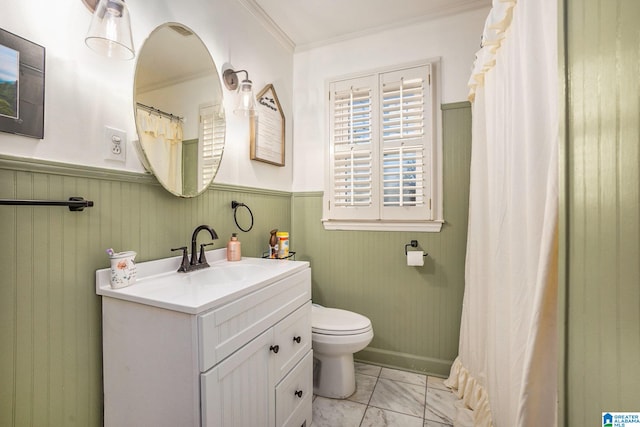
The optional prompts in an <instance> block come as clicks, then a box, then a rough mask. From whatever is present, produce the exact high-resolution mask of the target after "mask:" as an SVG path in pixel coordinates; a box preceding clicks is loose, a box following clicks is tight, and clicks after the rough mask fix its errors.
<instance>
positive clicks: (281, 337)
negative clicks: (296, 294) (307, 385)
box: [274, 301, 311, 382]
mask: <svg viewBox="0 0 640 427" xmlns="http://www.w3.org/2000/svg"><path fill="white" fill-rule="evenodd" d="M274 342H275V343H276V344H278V346H279V349H280V351H279V352H278V355H277V356H276V365H275V369H276V373H275V380H276V382H278V381H280V380H281V379H282V378H284V376H285V375H287V373H288V372H289V371H290V370H291V369H293V367H294V366H296V364H297V363H298V362H299V361H300V359H302V357H303V356H304V355H305V354H306V353H307V352H308V351H309V350H311V301H307V302H306V303H305V304H304V305H302V306H301V307H300V308H298V309H297V310H296V311H294V312H293V313H291V314H290V315H288V316H287V317H286V318H284V319H283V320H282V321H280V322H279V323H278V324H277V325H276V326H275V327H274Z"/></svg>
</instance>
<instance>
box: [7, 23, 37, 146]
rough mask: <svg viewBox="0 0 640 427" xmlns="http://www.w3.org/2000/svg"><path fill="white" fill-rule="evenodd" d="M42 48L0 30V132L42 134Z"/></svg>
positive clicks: (32, 135)
mask: <svg viewBox="0 0 640 427" xmlns="http://www.w3.org/2000/svg"><path fill="white" fill-rule="evenodd" d="M44 64H45V49H44V47H42V46H39V45H37V44H35V43H32V42H30V41H29V40H26V39H23V38H22V37H19V36H17V35H15V34H13V33H10V32H8V31H5V30H3V29H0V131H2V132H7V133H14V134H17V135H24V136H29V137H32V138H40V139H42V138H43V137H44Z"/></svg>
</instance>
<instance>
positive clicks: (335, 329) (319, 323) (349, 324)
mask: <svg viewBox="0 0 640 427" xmlns="http://www.w3.org/2000/svg"><path fill="white" fill-rule="evenodd" d="M311 330H312V332H313V333H314V334H321V335H357V334H363V333H366V332H368V331H370V330H371V321H370V320H369V319H368V318H367V317H365V316H363V315H361V314H357V313H353V312H351V311H347V310H340V309H338V308H325V307H317V306H312V307H311Z"/></svg>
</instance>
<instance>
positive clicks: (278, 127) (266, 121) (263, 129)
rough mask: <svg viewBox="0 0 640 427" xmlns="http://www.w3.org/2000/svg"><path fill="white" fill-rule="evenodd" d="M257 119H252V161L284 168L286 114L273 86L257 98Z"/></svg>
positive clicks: (268, 87) (269, 86) (265, 88)
mask: <svg viewBox="0 0 640 427" xmlns="http://www.w3.org/2000/svg"><path fill="white" fill-rule="evenodd" d="M256 101H257V102H256V110H257V112H258V115H257V117H252V118H251V131H250V132H251V160H259V161H261V162H265V163H270V164H272V165H276V166H284V112H283V111H282V106H281V105H280V101H279V100H278V95H276V90H275V88H274V87H273V85H272V84H268V85H267V86H265V87H264V89H262V90H261V91H260V93H259V94H258V96H256Z"/></svg>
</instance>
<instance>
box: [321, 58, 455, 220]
mask: <svg viewBox="0 0 640 427" xmlns="http://www.w3.org/2000/svg"><path fill="white" fill-rule="evenodd" d="M438 65H439V63H438V62H437V61H433V62H426V63H424V64H420V65H414V66H408V67H403V68H400V69H389V70H382V71H378V72H371V73H368V74H366V75H363V76H359V77H353V78H345V79H336V80H333V81H330V82H329V84H328V87H329V97H328V99H329V137H330V141H329V175H328V180H327V182H328V188H327V191H326V192H325V206H324V209H323V223H324V226H325V228H328V229H356V230H357V229H363V230H417V231H439V230H440V226H441V224H442V208H441V201H440V198H441V197H438V196H439V195H440V194H441V191H439V189H440V188H441V185H442V183H441V179H440V177H441V167H440V165H441V162H440V159H439V158H438V156H439V138H438V135H439V133H438V130H437V129H436V128H435V123H437V120H436V119H435V116H436V113H437V112H439V110H438V109H436V108H434V106H435V105H437V102H438V100H437V99H436V98H437V97H436V96H435V95H437V92H436V91H434V90H433V86H434V85H433V83H434V80H435V79H434V77H435V75H436V72H435V71H436V70H437V69H438Z"/></svg>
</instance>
